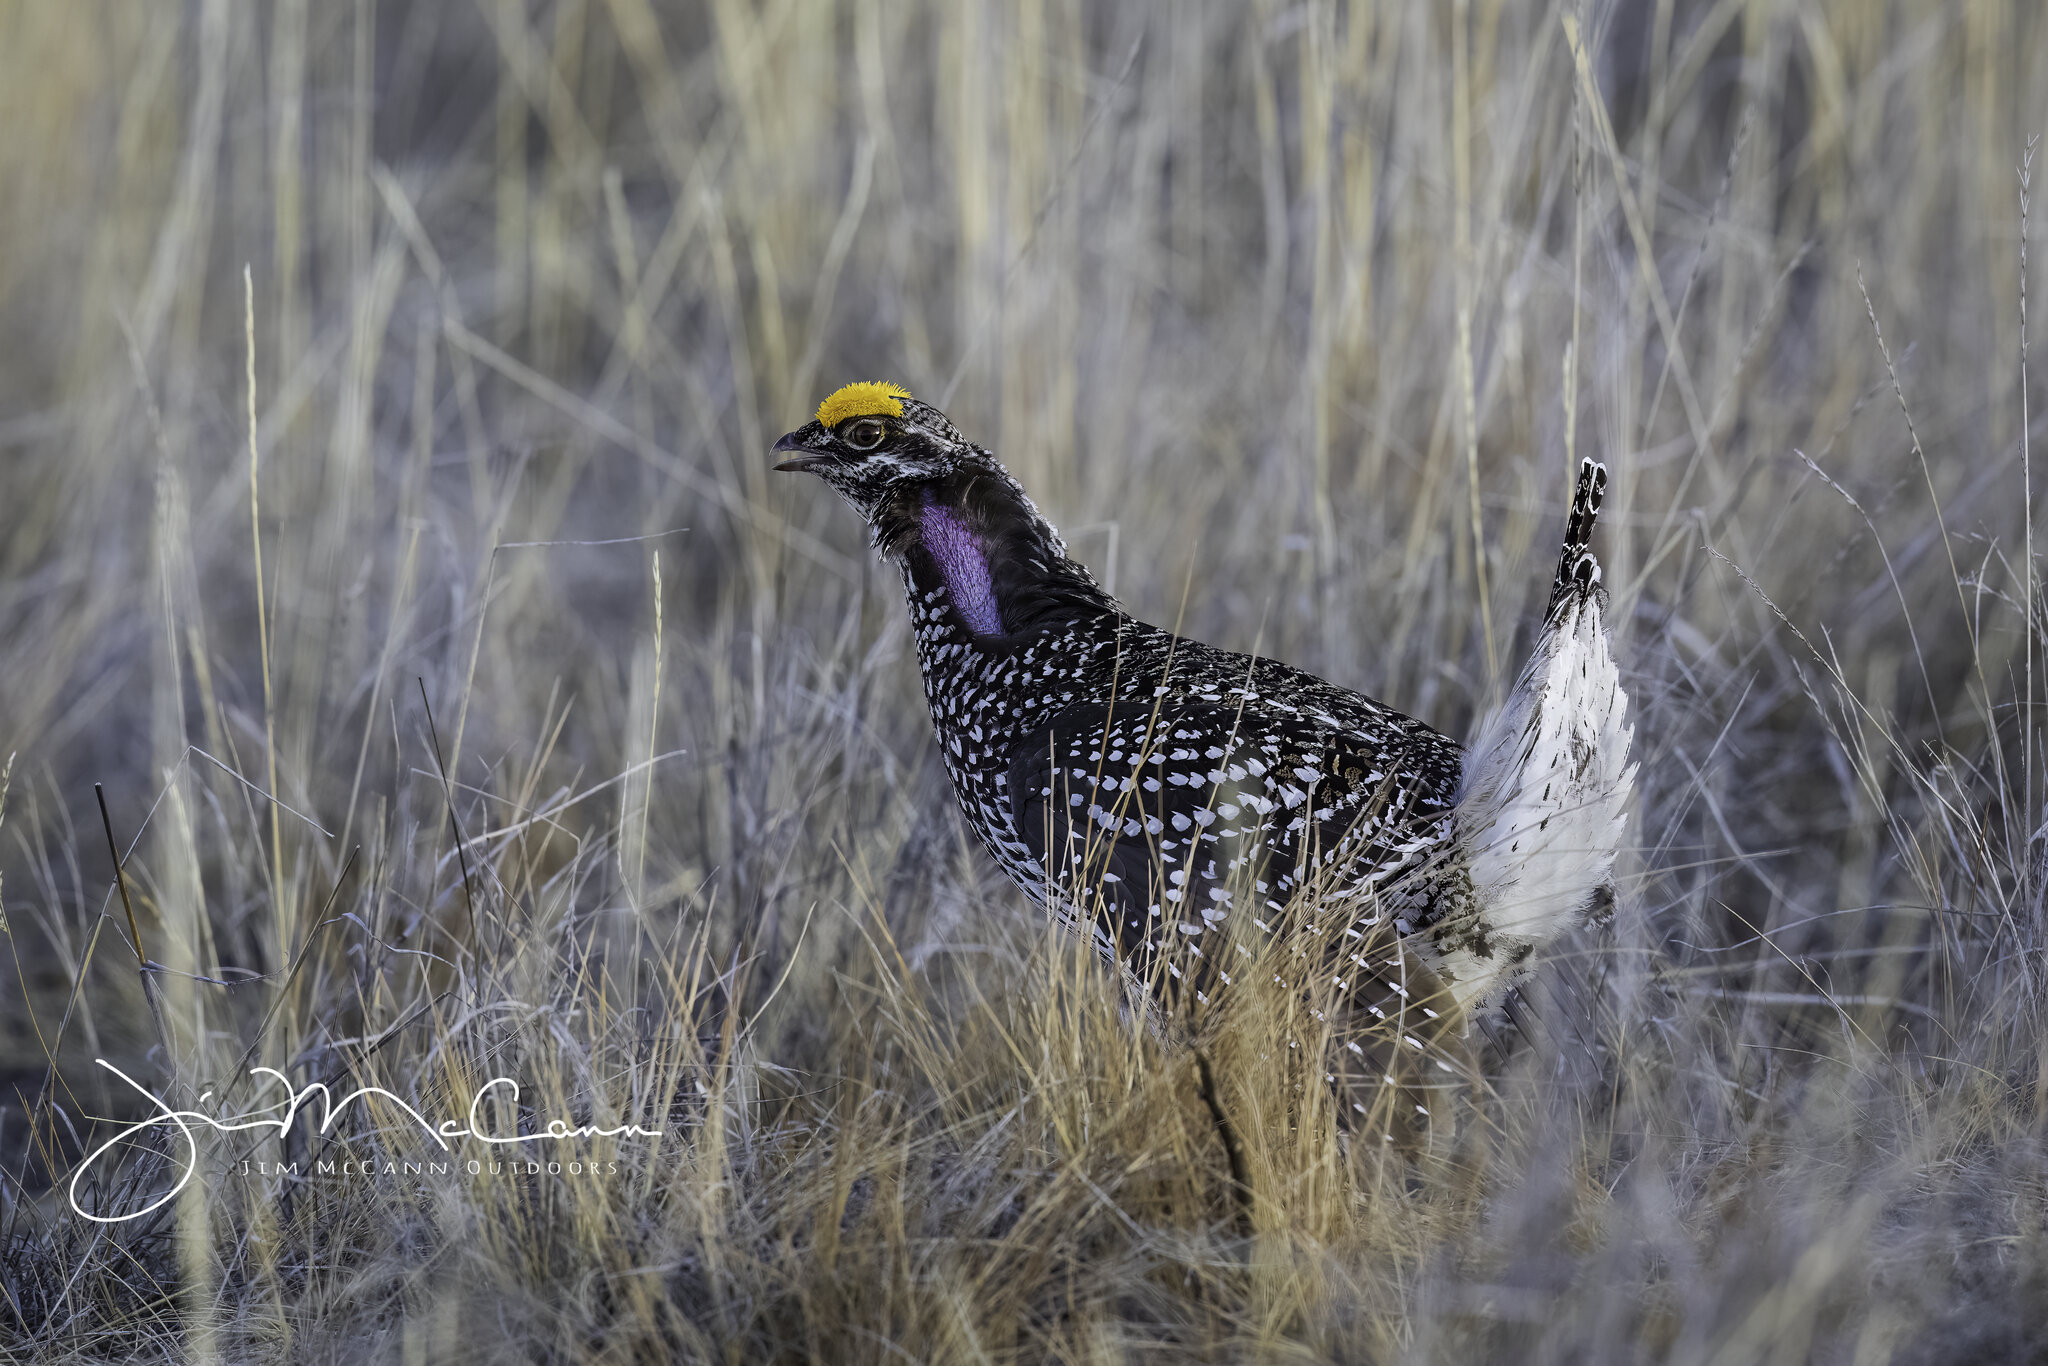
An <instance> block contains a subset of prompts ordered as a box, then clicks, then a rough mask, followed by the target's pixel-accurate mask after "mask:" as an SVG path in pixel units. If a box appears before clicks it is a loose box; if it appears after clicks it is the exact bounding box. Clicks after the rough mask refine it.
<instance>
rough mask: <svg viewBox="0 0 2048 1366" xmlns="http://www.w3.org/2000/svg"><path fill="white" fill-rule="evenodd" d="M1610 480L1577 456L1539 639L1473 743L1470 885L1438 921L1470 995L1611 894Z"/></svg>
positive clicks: (1622, 822)
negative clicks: (1604, 525) (1601, 519)
mask: <svg viewBox="0 0 2048 1366" xmlns="http://www.w3.org/2000/svg"><path fill="white" fill-rule="evenodd" d="M1606 488H1607V469H1606V467H1605V466H1604V465H1601V464H1599V463H1598V462H1596V461H1593V460H1587V461H1585V462H1584V463H1583V464H1582V465H1580V467H1579V482H1578V487H1577V489H1576V491H1575V492H1574V494H1573V497H1572V510H1571V517H1570V519H1569V520H1568V521H1567V522H1566V524H1565V534H1564V548H1563V550H1562V551H1561V552H1560V553H1559V555H1558V560H1557V578H1556V580H1555V581H1554V583H1553V584H1552V586H1551V590H1550V604H1549V607H1548V608H1547V609H1546V611H1545V613H1544V622H1543V629H1542V632H1541V633H1540V635H1539V636H1538V637H1537V641H1536V648H1535V651H1534V653H1533V654H1532V655H1531V657H1530V660H1529V663H1528V666H1527V667H1526V668H1524V669H1523V671H1522V674H1521V677H1520V679H1519V680H1518V681H1517V682H1516V684H1515V689H1514V692H1513V693H1512V694H1511V695H1510V696H1509V697H1508V700H1507V702H1506V703H1505V704H1504V705H1503V706H1502V707H1501V709H1500V710H1499V711H1498V712H1496V713H1495V714H1494V715H1493V716H1492V717H1491V718H1489V720H1488V721H1487V723H1486V725H1485V726H1484V727H1482V729H1481V731H1480V736H1479V742H1478V744H1476V745H1475V746H1474V747H1473V749H1472V751H1471V753H1470V754H1468V755H1467V756H1466V763H1465V773H1464V778H1463V780H1462V781H1461V783H1460V786H1459V794H1458V806H1457V813H1456V822H1457V846H1458V859H1459V862H1461V863H1462V864H1463V869H1462V871H1463V873H1464V876H1465V880H1466V881H1467V883H1468V885H1467V886H1465V887H1462V888H1461V889H1460V893H1461V894H1460V895H1458V896H1456V897H1454V898H1452V899H1451V905H1450V906H1449V908H1448V913H1447V914H1445V915H1444V916H1443V917H1442V918H1441V919H1439V920H1438V921H1436V922H1435V923H1434V924H1432V925H1430V926H1429V927H1428V934H1429V937H1430V939H1431V941H1432V942H1433V944H1434V946H1435V949H1436V955H1437V959H1438V962H1437V969H1438V972H1439V974H1440V975H1441V976H1443V977H1444V978H1446V979H1447V980H1448V981H1449V983H1450V986H1451V990H1452V991H1453V993H1454V994H1455V995H1456V996H1457V998H1458V1000H1459V1003H1460V1004H1461V1005H1464V1006H1467V1007H1471V1006H1476V1005H1480V1004H1483V1003H1484V1002H1486V1001H1487V1000H1488V999H1490V998H1491V997H1492V996H1494V995H1496V994H1497V993H1498V992H1499V991H1500V989H1502V988H1503V987H1505V986H1507V985H1508V984H1509V983H1510V982H1511V981H1512V980H1513V978H1514V976H1515V974H1516V972H1517V970H1518V969H1520V968H1521V966H1522V964H1523V963H1524V962H1525V961H1526V960H1527V959H1528V957H1529V955H1530V954H1531V953H1533V952H1534V951H1535V950H1536V949H1537V948H1539V947H1541V946H1542V945H1543V944H1544V943H1546V942H1547V941H1549V940H1550V939H1552V938H1554V937H1555V936H1556V935H1557V934H1559V933H1560V932H1562V931H1563V930H1565V929H1566V928H1568V927H1569V926H1571V925H1573V924H1575V923H1578V922H1580V921H1582V920H1584V919H1585V918H1587V917H1588V915H1589V913H1591V912H1594V911H1596V910H1597V909H1598V908H1599V907H1600V906H1601V905H1604V904H1607V902H1608V900H1609V899H1610V898H1611V880H1612V877H1613V873H1614V859H1615V855H1616V853H1617V851H1618V850H1619V849H1620V847H1621V839H1622V833H1623V829H1624V827H1625V826H1626V824H1627V819H1628V817H1627V810H1626V808H1627V804H1628V798H1629V793H1630V791H1631V789H1632V788H1633V787H1634V783H1635V773H1636V770H1635V766H1634V765H1632V764H1630V763H1629V762H1628V750H1629V743H1630V741H1631V740H1632V739H1633V738H1634V734H1635V733H1634V730H1633V728H1632V727H1630V726H1629V725H1628V724H1627V713H1628V695H1627V694H1626V693H1625V692H1623V691H1622V687H1621V676H1620V673H1619V671H1618V670H1617V669H1616V668H1615V665H1614V656H1613V654H1612V653H1611V652H1610V650H1609V648H1608V640H1607V625H1606V602H1607V593H1606V590H1605V589H1603V588H1602V587H1601V586H1600V563H1599V561H1598V560H1597V559H1595V558H1594V556H1593V551H1592V537H1593V524H1594V522H1595V520H1596V519H1597V518H1598V516H1599V513H1600V500H1601V495H1602V494H1603V493H1604V492H1605V491H1606Z"/></svg>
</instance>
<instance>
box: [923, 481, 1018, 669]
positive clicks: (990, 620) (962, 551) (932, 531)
mask: <svg viewBox="0 0 2048 1366" xmlns="http://www.w3.org/2000/svg"><path fill="white" fill-rule="evenodd" d="M922 525H923V529H924V548H925V549H926V550H928V551H930V552H931V555H932V558H933V559H934V560H936V561H938V565H939V573H940V575H941V576H942V577H943V578H944V579H945V580H946V595H947V596H948V597H950V598H952V600H953V609H954V610H955V611H957V612H958V613H959V614H960V615H961V616H962V617H963V618H964V619H965V620H966V622H967V626H968V629H969V630H971V631H973V632H974V634H976V635H978V636H999V635H1001V634H1002V633H1003V619H1002V614H1001V613H1000V612H998V611H997V610H996V588H995V581H994V580H993V579H992V578H991V577H990V575H989V571H988V557H987V556H986V555H985V554H983V553H982V549H981V541H980V539H979V538H978V537H976V536H975V534H974V533H973V532H972V531H970V530H969V529H968V528H967V526H966V524H965V523H964V522H962V521H961V520H960V518H959V516H958V514H956V513H955V512H954V511H953V509H951V508H949V507H945V506H943V505H942V504H939V503H927V504H925V508H924V516H923V519H922Z"/></svg>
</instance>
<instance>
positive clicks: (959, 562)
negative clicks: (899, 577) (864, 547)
mask: <svg viewBox="0 0 2048 1366" xmlns="http://www.w3.org/2000/svg"><path fill="white" fill-rule="evenodd" d="M892 503H893V506H892V507H891V509H890V514H891V515H890V516H889V517H888V519H887V521H886V522H885V524H884V525H883V526H881V527H879V528H878V530H879V531H880V532H881V533H882V536H881V538H880V539H882V540H883V541H884V549H885V550H889V551H890V552H891V553H894V554H896V555H898V556H899V557H900V558H901V560H902V562H903V575H904V581H905V586H906V587H907V588H908V589H909V591H910V593H911V595H912V598H913V604H914V605H915V603H919V602H937V601H940V600H941V599H935V598H934V597H933V596H932V595H933V593H934V592H935V591H937V590H941V589H943V590H944V592H943V598H942V600H943V602H944V604H945V607H946V612H945V614H944V615H945V617H946V618H947V619H948V620H949V624H951V625H953V626H954V627H955V629H957V630H958V631H960V632H962V633H963V634H965V635H966V636H967V637H969V638H970V639H971V640H972V641H973V642H975V643H977V644H980V645H991V644H997V643H1000V642H1005V641H1011V640H1015V639H1018V638H1020V637H1028V636H1034V635H1036V634H1038V633H1039V632H1040V631H1043V630H1044V629H1046V628H1047V627H1049V626H1055V625H1071V624H1073V623H1074V622H1076V621H1077V620H1080V619H1085V618H1095V617H1100V616H1104V615H1115V614H1116V613H1117V606H1116V603H1115V600H1114V599H1112V598H1111V597H1110V596H1109V595H1108V594H1107V593H1105V592H1103V591H1102V589H1101V587H1100V586H1099V585H1098V584H1097V583H1096V582H1095V580H1094V577H1093V576H1092V575H1090V574H1089V573H1088V571H1087V570H1086V569H1085V568H1083V567H1082V566H1081V565H1080V564H1078V563H1077V562H1075V561H1074V560H1072V559H1071V558H1069V557H1068V555H1067V548H1066V544H1065V542H1063V541H1062V540H1061V539H1060V536H1059V533H1058V532H1057V531H1054V530H1053V528H1052V525H1051V524H1050V523H1048V522H1047V521H1046V520H1045V518H1044V517H1042V516H1040V515H1039V512H1038V509H1037V508H1036V507H1035V506H1034V505H1033V504H1032V502H1031V499H1030V498H1029V497H1027V496H1026V495H1025V493H1024V490H1023V489H1022V488H1021V487H1020V486H1019V485H1018V484H1017V482H1016V481H1015V480H1014V479H1012V478H1010V476H1009V475H1008V473H1007V472H1005V471H1001V470H994V471H977V472H962V473H960V474H956V475H953V476H951V477H949V478H947V479H943V480H938V481H935V482H932V483H927V484H922V485H919V486H917V487H916V488H913V489H908V490H905V491H904V493H903V494H902V495H900V496H899V497H898V498H897V499H894V500H892Z"/></svg>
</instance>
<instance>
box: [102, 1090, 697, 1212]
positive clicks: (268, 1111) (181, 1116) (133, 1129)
mask: <svg viewBox="0 0 2048 1366" xmlns="http://www.w3.org/2000/svg"><path fill="white" fill-rule="evenodd" d="M93 1061H95V1062H97V1063H98V1064H99V1065H100V1066H102V1067H104V1068H106V1069H107V1070H108V1071H109V1072H112V1073H113V1074H114V1075H115V1076H117V1077H119V1078H120V1079H121V1080H122V1081H125V1082H127V1083H128V1085H129V1086H130V1087H132V1088H133V1089H134V1090H135V1091H136V1092H138V1093H139V1094H141V1095H143V1096H145V1097H147V1098H148V1099H149V1100H150V1101H151V1102H152V1103H154V1104H155V1106H156V1108H157V1113H155V1114H153V1115H149V1116H147V1117H146V1118H143V1119H139V1120H137V1121H136V1122H135V1123H133V1124H131V1125H129V1126H128V1127H127V1128H125V1129H123V1130H121V1131H120V1132H119V1133H117V1134H115V1135H114V1136H113V1137H112V1138H110V1139H108V1140H107V1141H106V1142H104V1143H102V1144H100V1146H99V1147H97V1148H94V1149H93V1150H92V1151H91V1152H89V1153H87V1154H86V1155H85V1160H84V1161H82V1162H80V1163H79V1164H78V1170H77V1171H75V1172H73V1173H72V1174H71V1186H70V1189H69V1192H68V1193H69V1195H70V1199H71V1208H72V1209H74V1210H76V1211H77V1212H78V1215H79V1217H80V1218H82V1219H90V1220H92V1221H93V1222H94V1223H96V1224H120V1223H126V1222H127V1221H128V1220H130V1219H140V1218H141V1217H142V1216H143V1215H145V1214H148V1213H149V1212H150V1211H152V1210H155V1209H160V1208H162V1207H163V1206H164V1205H166V1204H168V1203H169V1202H170V1201H172V1200H174V1199H176V1198H177V1195H178V1192H179V1191H182V1190H184V1189H185V1187H186V1186H187V1185H188V1184H189V1183H190V1182H191V1180H192V1173H193V1172H194V1171H195V1170H197V1169H198V1166H199V1142H198V1139H197V1138H196V1137H195V1136H194V1133H193V1125H195V1124H203V1125H205V1126H207V1127H208V1128H211V1129H213V1130H214V1131H215V1132H217V1133H223V1134H232V1133H241V1132H245V1131H247V1130H250V1129H275V1130H276V1131H277V1132H278V1134H279V1135H280V1136H282V1135H283V1134H284V1132H285V1131H286V1130H287V1129H289V1128H290V1127H291V1126H292V1122H293V1121H294V1120H296V1119H297V1118H298V1115H299V1107H300V1106H302V1105H304V1104H305V1103H306V1099H307V1097H309V1096H311V1095H313V1093H315V1092H316V1091H317V1092H318V1093H319V1096H320V1128H319V1132H320V1133H323V1134H324V1133H326V1132H327V1130H328V1128H329V1127H330V1126H332V1125H333V1123H334V1121H335V1120H336V1119H339V1118H340V1117H341V1112H342V1111H343V1110H345V1109H347V1108H348V1106H349V1103H350V1102H351V1101H354V1100H356V1099H358V1098H359V1097H362V1096H382V1097H384V1098H385V1099H386V1100H388V1101H390V1102H391V1103H392V1104H393V1105H396V1106H397V1107H398V1108H399V1109H401V1110H403V1111H405V1113H406V1114H408V1115H410V1116H411V1117H412V1119H413V1122H414V1123H416V1124H418V1125H419V1126H420V1129H421V1131H422V1132H424V1133H425V1134H426V1136H427V1137H428V1138H431V1139H433V1140H434V1142H436V1143H438V1144H440V1145H441V1150H442V1151H443V1152H449V1151H452V1148H451V1146H450V1145H451V1144H452V1142H453V1141H454V1140H455V1139H458V1138H470V1139H475V1140H476V1141H477V1142H479V1143H493V1144H513V1143H538V1142H541V1141H542V1140H544V1139H545V1140H550V1141H557V1140H561V1139H568V1138H616V1137H624V1138H659V1137H661V1133H662V1131H661V1130H659V1129H643V1128H641V1127H640V1126H639V1125H637V1124H621V1125H619V1126H617V1127H616V1128H606V1127H604V1126H603V1125H598V1124H583V1125H577V1126H574V1127H572V1126H570V1125H568V1124H565V1123H563V1122H562V1121H561V1120H559V1119H557V1120H550V1121H549V1122H548V1126H547V1128H545V1129H544V1130H542V1131H541V1132H540V1133H537V1134H507V1135H499V1134H492V1133H487V1132H486V1131H485V1129H484V1125H483V1120H482V1117H481V1115H480V1114H479V1108H480V1107H481V1106H482V1105H483V1103H484V1098H485V1097H486V1096H488V1095H489V1094H490V1093H491V1092H492V1091H494V1090H495V1089H497V1088H498V1087H500V1086H506V1087H510V1088H511V1095H510V1097H509V1099H510V1100H511V1102H512V1104H514V1105H515V1106H516V1105H517V1104H518V1103H519V1083H518V1082H516V1081H514V1080H512V1078H510V1077H493V1078H491V1080H489V1081H487V1082H485V1083H484V1084H483V1086H482V1087H480V1088H479V1089H478V1091H477V1093H476V1095H475V1096H474V1097H473V1098H472V1099H471V1100H470V1102H469V1112H468V1114H467V1115H466V1116H465V1118H466V1119H467V1120H468V1123H467V1124H466V1125H465V1124H464V1123H463V1122H462V1121H460V1120H453V1119H444V1120H442V1121H441V1123H440V1124H439V1125H438V1126H436V1125H432V1124H429V1123H428V1122H427V1120H426V1117H425V1116H424V1115H422V1114H420V1112H419V1111H418V1110H415V1109H413V1107H412V1106H410V1105H408V1104H406V1103H405V1102H404V1101H403V1100H401V1099H399V1098H398V1097H397V1096H395V1095H393V1094H392V1093H391V1092H389V1091H387V1090H385V1089H384V1088H383V1087H381V1086H359V1087H357V1088H356V1089H355V1090H353V1091H351V1092H349V1093H348V1094H347V1095H345V1096H343V1097H342V1098H341V1099H340V1100H338V1101H337V1100H335V1099H334V1098H333V1092H331V1091H330V1090H328V1087H327V1083H325V1082H320V1081H314V1082H308V1083H306V1085H305V1086H304V1087H303V1088H301V1089H297V1090H294V1089H293V1087H292V1084H291V1079H290V1078H288V1077H286V1076H285V1074H284V1073H282V1072H280V1071H278V1070H277V1069H276V1068H274V1067H252V1068H250V1069H249V1071H250V1075H252V1076H263V1077H270V1078H275V1079H276V1081H277V1084H278V1085H280V1086H282V1087H284V1092H285V1098H284V1099H283V1100H281V1101H277V1102H275V1103H274V1104H270V1105H266V1106H263V1107H262V1108H261V1109H257V1110H251V1111H249V1112H248V1113H247V1114H244V1115H239V1116H237V1117H235V1118H234V1119H231V1120H229V1119H216V1118H215V1117H213V1116H212V1115H208V1114H203V1113H201V1112H200V1111H198V1110H174V1109H172V1108H171V1107H170V1106H169V1105H167V1104H165V1103H164V1100H163V1098H162V1097H160V1096H158V1095H157V1094H156V1093H155V1092H154V1091H151V1090H150V1089H149V1088H148V1087H146V1086H144V1085H142V1084H141V1083H140V1082H138V1081H136V1080H135V1079H134V1078H133V1077H131V1076H129V1075H128V1074H127V1073H126V1072H123V1071H122V1070H121V1069H120V1068H118V1067H116V1066H114V1064H112V1063H110V1062H108V1061H107V1060H106V1059H105V1058H95V1059H93ZM212 1094H213V1092H212V1091H211V1090H207V1091H203V1092H201V1093H200V1096H199V1099H201V1100H202V1101H203V1100H205V1099H207V1098H208V1097H209V1096H211V1095H212ZM280 1110H281V1111H282V1113H277V1112H278V1111H280ZM162 1125H170V1126H171V1127H173V1128H175V1129H176V1130H177V1131H178V1137H179V1138H180V1139H182V1140H183V1141H184V1144H185V1156H184V1162H183V1165H182V1169H181V1170H180V1172H179V1173H178V1179H177V1181H176V1182H174V1183H173V1184H172V1186H171V1188H170V1189H169V1190H167V1191H165V1192H164V1193H163V1194H162V1195H160V1196H158V1197H157V1198H156V1199H155V1200H153V1201H151V1202H150V1203H149V1204H147V1205H144V1206H143V1207H142V1208H141V1209H138V1210H132V1211H130V1212H129V1213H127V1214H115V1215H101V1214H92V1213H89V1212H88V1211H87V1210H86V1209H85V1208H84V1207H83V1206H81V1205H80V1204H79V1203H78V1183H79V1182H80V1181H82V1180H83V1179H84V1178H85V1174H86V1173H87V1172H88V1171H90V1170H91V1169H92V1164H93V1163H95V1162H97V1161H99V1159H100V1158H101V1157H102V1156H104V1155H105V1154H106V1152H107V1150H108V1149H110V1148H112V1147H114V1146H115V1145H116V1144H120V1143H125V1142H127V1141H128V1140H129V1139H131V1138H133V1137H134V1136H135V1135H137V1134H139V1133H142V1132H143V1131H144V1130H147V1129H154V1128H157V1127H159V1126H162Z"/></svg>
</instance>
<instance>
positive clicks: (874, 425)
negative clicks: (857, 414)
mask: <svg viewBox="0 0 2048 1366" xmlns="http://www.w3.org/2000/svg"><path fill="white" fill-rule="evenodd" d="M839 437H840V440H842V441H844V442H845V443H846V444H847V445H849V446H851V447H853V448H854V449H855V450H857V451H871V450H873V449H874V448H875V447H877V446H879V445H881V444H882V424H881V423H879V422H877V421H876V420H875V419H874V418H871V417H864V418H862V419H861V420H860V421H858V422H854V423H851V424H849V425H848V426H847V428H846V430H845V431H843V432H841V433H840V434H839Z"/></svg>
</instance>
